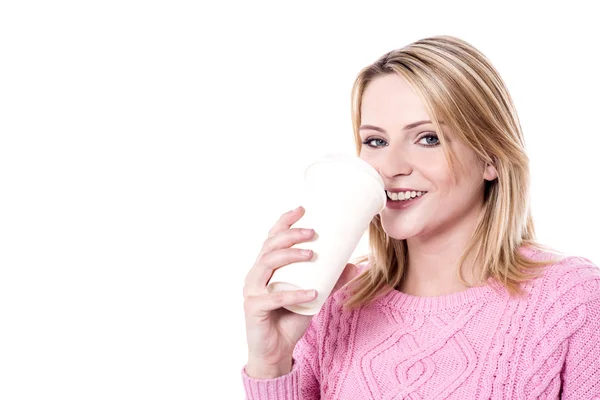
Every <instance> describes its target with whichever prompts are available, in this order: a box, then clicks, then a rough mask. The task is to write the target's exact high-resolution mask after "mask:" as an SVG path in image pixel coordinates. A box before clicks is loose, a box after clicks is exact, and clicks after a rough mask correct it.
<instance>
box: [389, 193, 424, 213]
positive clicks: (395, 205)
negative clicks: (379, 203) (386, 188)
mask: <svg viewBox="0 0 600 400" xmlns="http://www.w3.org/2000/svg"><path fill="white" fill-rule="evenodd" d="M391 191H392V190H390V192H391ZM398 191H399V192H401V191H402V190H398ZM415 191H416V192H418V191H419V190H415ZM424 196H425V195H424V194H423V195H421V196H419V197H415V198H414V199H410V200H402V201H393V200H390V199H389V198H388V199H387V200H386V202H385V207H386V208H389V209H392V210H404V209H405V208H408V207H410V206H412V205H413V204H416V203H418V202H419V201H420V200H421V199H422V198H423V197H424Z"/></svg>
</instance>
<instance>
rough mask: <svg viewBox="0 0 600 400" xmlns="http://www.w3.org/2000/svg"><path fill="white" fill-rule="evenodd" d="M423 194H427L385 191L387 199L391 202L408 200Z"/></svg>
mask: <svg viewBox="0 0 600 400" xmlns="http://www.w3.org/2000/svg"><path fill="white" fill-rule="evenodd" d="M425 193H427V192H417V191H414V190H413V191H412V192H408V191H407V192H390V191H387V190H386V194H387V197H388V198H389V199H391V200H393V201H400V200H410V199H414V198H415V197H419V196H422V195H424V194H425Z"/></svg>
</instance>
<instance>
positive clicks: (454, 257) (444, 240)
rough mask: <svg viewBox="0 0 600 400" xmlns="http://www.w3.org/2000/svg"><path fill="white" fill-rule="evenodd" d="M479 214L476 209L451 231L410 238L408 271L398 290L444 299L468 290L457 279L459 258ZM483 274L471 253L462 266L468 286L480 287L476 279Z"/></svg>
mask: <svg viewBox="0 0 600 400" xmlns="http://www.w3.org/2000/svg"><path fill="white" fill-rule="evenodd" d="M480 211H481V208H474V210H473V211H472V212H471V213H469V215H466V216H463V217H461V218H460V219H459V220H458V221H454V222H453V223H452V226H451V227H449V228H446V229H439V230H438V231H437V232H430V233H428V234H425V235H420V236H416V237H413V238H410V239H408V240H407V245H408V269H407V271H406V273H405V276H404V279H403V282H402V285H401V287H400V288H399V289H400V290H401V291H402V292H404V293H407V294H411V295H414V296H442V295H445V294H452V293H456V292H460V291H463V290H465V289H467V288H468V286H466V285H464V284H463V283H462V282H461V281H460V279H459V278H458V268H459V261H460V260H459V259H460V256H461V255H462V253H463V251H464V250H465V249H466V247H467V244H468V243H469V240H470V239H471V235H472V234H473V232H474V230H475V227H476V225H477V222H478V220H479V215H480ZM473 266H475V269H474V271H473V274H471V269H472V267H473ZM480 271H481V268H480V263H478V262H476V260H474V254H468V255H467V257H466V258H465V261H464V264H463V266H462V272H463V278H464V279H465V281H466V282H467V283H468V284H469V285H478V284H480V283H481V282H480V281H479V279H478V278H476V277H478V276H479V273H480Z"/></svg>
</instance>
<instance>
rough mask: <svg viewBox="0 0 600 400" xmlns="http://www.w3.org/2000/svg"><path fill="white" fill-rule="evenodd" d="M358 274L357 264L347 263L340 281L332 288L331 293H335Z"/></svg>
mask: <svg viewBox="0 0 600 400" xmlns="http://www.w3.org/2000/svg"><path fill="white" fill-rule="evenodd" d="M356 276H358V268H357V267H356V265H354V264H350V263H348V264H346V267H345V268H344V271H342V275H340V277H339V279H338V281H337V282H336V284H335V286H334V287H333V289H332V290H331V293H335V292H336V291H337V290H339V289H341V288H342V287H344V285H345V284H347V283H348V282H350V281H351V280H352V279H354V278H355V277H356Z"/></svg>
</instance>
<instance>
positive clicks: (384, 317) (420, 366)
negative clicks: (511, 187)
mask: <svg viewBox="0 0 600 400" xmlns="http://www.w3.org/2000/svg"><path fill="white" fill-rule="evenodd" d="M521 251H523V252H524V253H525V254H527V255H528V256H529V257H531V258H533V259H547V260H549V259H551V257H552V255H551V254H549V253H545V252H539V251H535V250H531V249H527V248H524V249H522V250H521ZM522 287H523V289H524V290H525V295H524V296H523V297H518V298H517V297H510V296H509V295H508V293H507V292H506V290H505V289H504V288H503V287H502V286H500V285H498V284H497V283H496V282H494V281H493V280H491V279H490V280H489V281H488V282H487V285H485V286H480V287H475V288H470V289H467V290H465V291H463V292H459V293H454V294H450V295H445V296H439V297H416V296H410V295H407V294H405V293H402V292H399V291H396V290H394V291H392V292H390V293H388V294H387V295H385V296H383V297H381V298H379V299H378V300H376V301H374V302H373V303H372V304H370V305H368V306H365V307H362V308H360V309H358V310H355V311H352V312H348V311H344V310H342V308H341V305H342V303H343V300H344V299H345V298H346V296H348V294H347V293H346V292H343V291H340V292H338V293H336V294H335V295H333V296H331V297H330V298H329V299H328V300H327V302H326V303H325V305H324V306H323V308H322V309H321V311H320V312H319V314H317V315H316V316H315V317H314V318H313V320H312V322H311V324H310V326H309V328H308V330H307V332H306V334H305V335H304V336H303V338H302V339H301V340H300V342H298V344H297V345H296V348H295V350H294V363H293V367H292V371H291V372H290V373H289V374H287V375H284V376H281V377H279V378H275V379H264V380H263V379H252V378H250V377H248V375H246V373H245V370H242V379H243V383H244V386H245V389H246V396H247V398H248V399H250V400H256V399H260V400H282V399H285V400H300V399H303V400H314V399H341V400H352V399H386V400H392V399H413V400H417V399H419V400H423V399H428V400H429V399H559V398H561V399H578V400H582V399H596V400H600V269H598V267H596V266H595V265H594V264H593V263H592V262H591V261H590V260H588V259H585V258H582V257H567V258H565V259H563V260H561V261H559V262H556V263H554V264H552V265H551V266H549V267H548V268H547V269H546V270H545V272H544V274H543V276H542V277H540V278H538V279H536V280H533V281H530V282H527V283H525V284H523V286H522Z"/></svg>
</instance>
